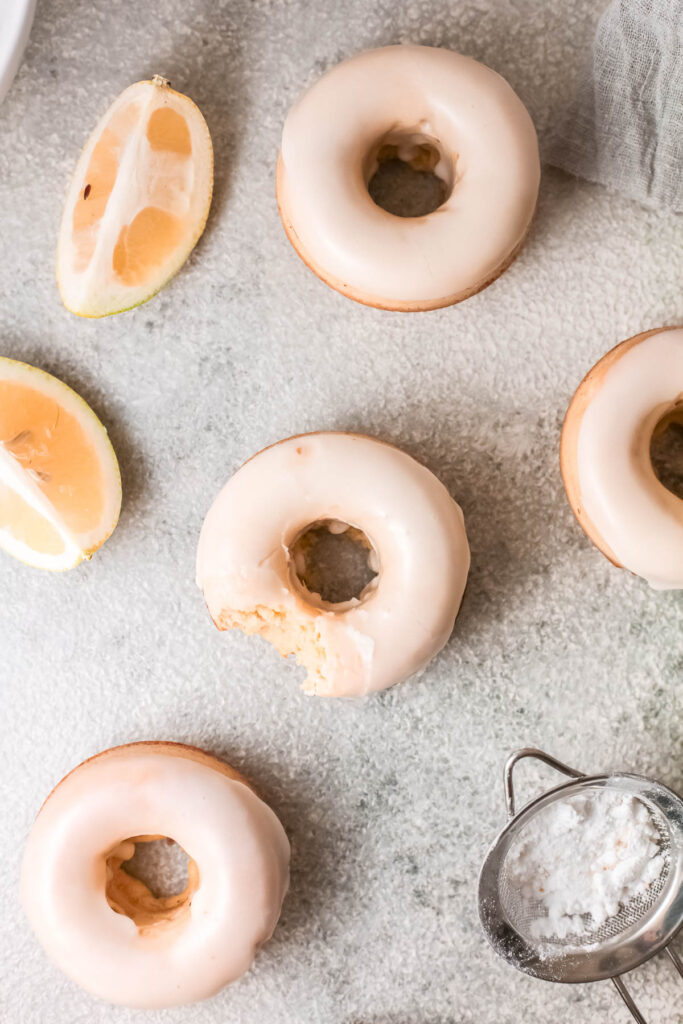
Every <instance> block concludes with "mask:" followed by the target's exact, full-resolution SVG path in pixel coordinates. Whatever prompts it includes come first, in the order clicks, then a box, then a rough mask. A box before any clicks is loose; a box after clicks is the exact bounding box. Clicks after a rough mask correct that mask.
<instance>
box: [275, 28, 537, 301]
mask: <svg viewBox="0 0 683 1024" xmlns="http://www.w3.org/2000/svg"><path fill="white" fill-rule="evenodd" d="M425 146H427V147H429V149H430V150H431V152H432V154H434V153H436V154H437V155H438V163H437V164H436V166H434V167H433V170H434V173H435V174H437V175H438V176H439V177H440V178H442V179H443V180H444V182H445V185H446V189H447V191H448V193H449V195H448V198H447V199H446V200H445V202H444V203H443V204H442V205H441V206H440V207H438V209H437V210H435V211H434V212H433V213H430V214H428V215H426V216H422V217H398V216H394V215H393V214H391V213H388V212H387V211H386V210H383V209H381V208H380V207H379V206H377V205H375V203H374V202H373V200H372V199H371V198H370V195H369V193H368V183H369V182H370V180H371V178H372V176H373V174H374V173H375V171H376V169H377V166H378V162H379V159H380V158H384V154H387V153H389V154H393V153H395V152H396V153H398V155H399V156H400V157H401V159H404V160H405V161H406V162H408V163H412V164H413V165H414V166H416V167H420V161H421V160H422V161H424V157H425V152H426V151H425ZM387 147H389V148H388V149H387ZM539 179H540V163H539V156H538V143H537V140H536V133H535V131H534V126H533V124H532V122H531V118H530V117H529V114H528V113H527V110H526V108H525V107H524V105H523V104H522V102H521V100H520V99H519V97H518V96H517V95H516V94H515V92H514V91H513V90H512V88H511V87H510V86H509V85H508V83H507V82H506V81H505V80H504V79H503V78H501V77H500V75H498V74H496V72H494V71H491V70H490V68H487V67H485V66H484V65H483V64H479V63H478V62H477V61H475V60H472V59H471V58H470V57H463V56H461V55H460V54H457V53H453V52H452V51H450V50H444V49H439V48H436V47H430V46H406V45H403V46H386V47H382V48H380V49H377V50H369V51H367V52H366V53H361V54H359V55H358V56H356V57H352V58H351V59H350V60H346V61H344V62H343V63H341V64H339V65H337V67H335V68H333V69H332V70H331V71H329V72H327V74H325V75H323V77H322V78H321V79H319V81H318V82H316V83H315V85H313V86H312V88H310V89H309V90H308V92H306V93H305V95H304V96H303V97H302V98H301V99H300V100H299V102H298V103H297V104H296V105H295V106H294V107H293V108H292V110H291V111H290V112H289V114H288V116H287V120H286V121H285V125H284V130H283V133H282V145H281V151H280V156H279V159H278V171H277V197H278V205H279V207H280V213H281V216H282V221H283V224H284V227H285V230H286V232H287V235H288V237H289V240H290V241H291V243H292V245H293V246H294V248H295V249H296V250H297V252H298V253H299V255H300V256H301V258H302V259H303V260H304V262H305V263H307V264H308V266H309V267H311V269H312V270H314V271H315V273H316V274H318V276H319V277H321V278H322V279H323V280H324V281H326V282H327V283H328V284H329V285H331V286H332V287H333V288H336V289H337V290H338V291H340V292H342V293H343V294H344V295H348V296H349V297H350V298H352V299H356V300H357V301H358V302H364V303H366V304H367V305H370V306H377V307H380V308H384V309H395V310H402V311H406V312H409V311H414V310H424V309H435V308H437V307H439V306H447V305H450V304H451V303H453V302H459V301H460V300H461V299H465V298H467V297H468V296H469V295H472V294H474V293H475V292H477V291H479V290H480V289H481V288H483V287H485V286H486V285H487V284H490V283H491V281H493V280H494V279H495V278H496V277H497V276H498V275H499V274H500V273H502V271H503V270H504V269H505V268H506V267H507V266H508V264H509V263H510V262H511V261H512V259H513V258H514V256H515V255H516V253H517V250H518V249H519V247H520V245H521V243H522V241H523V239H524V236H525V234H526V232H527V229H528V227H529V223H530V221H531V218H532V215H533V212H534V207H535V205H536V197H537V194H538V185H539Z"/></svg>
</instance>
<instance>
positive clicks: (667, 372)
mask: <svg viewBox="0 0 683 1024" xmlns="http://www.w3.org/2000/svg"><path fill="white" fill-rule="evenodd" d="M676 405H678V406H681V410H682V412H683V328H681V329H677V330H673V331H671V330H669V331H662V332H660V333H657V334H652V335H650V336H649V337H647V338H645V339H644V340H642V341H640V342H638V343H637V344H635V345H633V346H632V347H631V348H629V349H627V350H626V351H625V352H624V354H623V355H621V356H620V357H619V358H618V359H617V360H616V361H615V362H614V364H613V365H612V366H611V367H610V368H609V369H608V370H607V371H606V373H605V375H604V377H603V380H602V383H601V386H600V388H599V390H598V391H597V393H596V394H595V395H594V396H593V398H592V399H591V401H590V403H589V405H588V407H587V408H586V410H585V412H584V414H583V418H582V421H581V426H580V428H579V435H578V444H577V453H576V457H577V468H578V476H579V486H580V491H581V499H582V502H583V507H584V509H585V511H586V513H587V515H588V516H589V518H590V520H591V521H592V522H593V523H594V525H595V527H596V529H597V530H598V531H599V533H600V534H601V536H602V537H603V538H604V540H605V541H606V542H607V544H608V545H609V547H610V548H611V549H612V551H613V552H614V554H615V555H616V557H617V559H618V560H619V562H621V564H622V565H623V566H624V567H625V568H626V569H630V571H631V572H633V573H636V574H637V575H638V576H642V577H643V578H644V579H646V580H647V581H648V582H649V583H650V584H651V586H653V587H655V588H656V589H662V590H673V589H682V588H683V501H681V500H680V499H679V498H677V497H676V496H675V495H674V494H672V493H671V492H670V491H669V490H667V489H666V487H664V486H663V485H662V484H661V483H660V482H659V480H658V479H657V477H656V476H655V474H654V470H653V468H652V462H651V459H650V441H651V438H652V432H653V430H654V428H655V426H656V425H657V423H658V422H659V421H660V420H661V419H662V418H663V417H664V416H665V415H666V414H667V413H669V412H670V411H671V410H672V409H673V408H674V407H675V406H676Z"/></svg>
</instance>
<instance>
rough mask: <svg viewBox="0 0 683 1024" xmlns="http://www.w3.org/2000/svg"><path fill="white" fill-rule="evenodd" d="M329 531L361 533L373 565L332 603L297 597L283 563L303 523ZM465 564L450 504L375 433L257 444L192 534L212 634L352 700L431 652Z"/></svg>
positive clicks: (456, 600)
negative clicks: (259, 645)
mask: <svg viewBox="0 0 683 1024" xmlns="http://www.w3.org/2000/svg"><path fill="white" fill-rule="evenodd" d="M330 522H331V524H332V528H333V529H334V530H335V531H337V532H339V531H341V530H344V529H345V528H346V527H347V525H348V526H350V527H352V528H354V529H355V530H356V531H359V532H360V533H362V534H363V535H364V536H365V537H366V538H367V542H368V544H369V546H370V547H371V549H372V557H373V559H374V562H375V565H376V566H377V568H378V575H377V576H375V578H374V579H373V580H372V581H371V582H370V583H369V584H368V585H367V586H366V587H365V589H364V590H363V592H362V593H361V594H360V596H359V597H358V598H352V599H351V600H349V601H345V602H341V603H338V604H330V603H329V602H326V601H323V600H322V599H321V598H320V596H319V595H317V594H313V593H311V592H310V591H308V590H307V589H306V587H305V586H304V585H303V584H302V583H301V581H300V579H299V577H298V576H297V571H296V566H295V564H294V561H293V557H292V549H293V547H294V545H295V543H296V542H297V540H298V539H299V538H301V537H302V536H303V535H304V534H305V533H306V532H307V530H308V528H310V527H311V526H312V525H316V524H320V523H330ZM469 561H470V554H469V547H468V544H467V537H466V535H465V526H464V521H463V515H462V512H461V510H460V507H459V506H458V505H456V503H455V502H454V501H453V499H452V498H451V496H450V494H449V493H448V491H447V490H446V488H445V487H444V486H443V484H441V483H440V482H439V481H438V480H437V479H436V477H435V476H434V475H433V474H432V473H430V472H429V470H428V469H425V467H424V466H421V465H420V464H419V463H418V462H416V461H415V460H414V459H412V458H411V457H410V456H409V455H406V454H405V453H404V452H402V451H400V450H399V449H398V448H395V447H394V446H393V445H390V444H385V443H384V442H382V441H377V440H375V439H374V438H371V437H365V436H362V435H359V434H347V433H335V432H332V433H322V432H321V433H314V434H304V435H299V436H297V437H290V438H288V439H287V440H285V441H280V442H279V443H278V444H275V445H272V446H271V447H270V448H266V449H264V450H263V451H261V452H259V453H258V454H257V455H255V456H254V457H253V458H251V459H250V460H249V461H248V462H246V463H245V464H244V465H243V466H242V467H241V469H239V470H238V471H237V472H236V473H235V475H234V476H233V477H231V479H230V480H228V482H227V484H226V485H225V487H224V488H223V490H222V491H221V492H220V494H219V495H218V497H217V498H216V500H215V502H214V503H213V505H212V507H211V509H210V510H209V512H208V515H207V517H206V519H205V521H204V525H203V527H202V531H201V535H200V538H199V547H198V552H197V582H198V584H199V586H200V587H201V589H202V591H203V593H204V598H205V600H206V604H207V606H208V609H209V612H210V614H211V616H212V618H213V620H214V622H215V624H216V625H217V626H218V628H219V629H232V628H238V629H241V630H243V631H244V632H245V633H247V634H254V633H257V634H260V635H261V636H263V637H265V639H267V640H269V641H270V642H271V643H272V644H274V645H275V647H276V648H277V649H278V650H279V651H280V653H281V654H282V655H284V656H287V655H289V654H294V655H296V659H297V661H298V662H299V664H301V665H304V666H305V667H306V669H307V670H308V677H307V679H306V681H305V683H304V689H305V690H306V692H308V693H312V694H318V695H321V696H327V697H340V696H355V695H360V694H366V693H369V692H370V691H372V690H383V689H385V688H386V687H388V686H393V685H394V683H398V682H400V681H401V680H403V679H406V678H407V677H408V676H411V675H413V674H414V673H415V672H418V671H420V670H421V669H423V668H424V667H425V665H426V664H427V663H428V662H429V661H430V660H431V658H433V657H434V655H435V654H437V652H438V651H440V650H441V648H442V647H443V645H444V644H445V643H446V641H447V640H448V637H449V636H450V633H451V630H452V629H453V623H454V621H455V617H456V615H457V612H458V608H459V607H460V601H461V599H462V594H463V590H464V588H465V581H466V579H467V572H468V569H469Z"/></svg>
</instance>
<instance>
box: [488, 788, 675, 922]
mask: <svg viewBox="0 0 683 1024" xmlns="http://www.w3.org/2000/svg"><path fill="white" fill-rule="evenodd" d="M664 865H665V858H664V855H663V853H662V850H661V844H660V837H659V833H658V831H657V829H656V827H655V824H654V821H653V819H652V815H651V814H650V812H649V811H648V809H647V807H646V806H645V804H644V803H643V802H642V801H641V800H638V799H636V798H635V797H632V796H629V795H628V794H624V793H615V792H609V791H608V790H606V789H595V790H586V791H585V792H583V793H578V794H576V795H575V796H572V797H569V798H567V799H566V800H557V801H556V802H555V803H553V804H551V805H550V806H549V807H548V808H547V809H546V810H545V811H544V812H540V813H538V814H537V815H536V816H535V817H533V818H532V819H531V821H530V822H529V825H528V826H527V827H526V829H524V831H523V833H522V835H521V837H520V840H519V842H518V843H517V844H516V845H515V846H513V848H512V849H511V850H510V852H509V854H508V862H507V865H506V867H507V870H508V872H509V874H508V879H509V883H510V884H511V885H513V886H515V887H516V888H517V889H518V890H519V893H520V895H521V896H522V897H523V898H524V899H525V900H526V901H532V902H533V903H534V904H535V905H536V907H537V909H538V917H537V918H536V919H535V920H533V921H532V923H531V926H530V929H531V933H532V935H533V936H534V937H535V938H539V939H540V938H554V939H564V938H566V937H567V936H568V935H577V936H578V935H585V934H587V933H590V932H593V931H595V930H596V929H597V928H599V927H600V926H601V925H602V924H604V922H605V921H607V920H608V918H610V917H613V916H614V915H615V914H617V913H618V912H619V909H620V907H621V906H623V905H624V904H627V903H628V902H629V901H630V900H632V899H634V898H636V897H638V896H642V895H643V894H644V893H645V892H646V891H647V889H648V888H649V886H650V885H651V884H652V883H653V882H654V881H655V880H656V879H658V878H659V876H660V875H661V873H662V870H663V869H664ZM588 915H590V917H589V916H588Z"/></svg>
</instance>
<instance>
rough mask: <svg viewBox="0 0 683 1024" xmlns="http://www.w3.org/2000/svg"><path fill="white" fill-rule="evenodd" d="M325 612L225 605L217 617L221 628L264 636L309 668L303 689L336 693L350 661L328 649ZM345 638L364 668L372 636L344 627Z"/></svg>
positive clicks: (284, 652) (284, 654) (325, 693)
mask: <svg viewBox="0 0 683 1024" xmlns="http://www.w3.org/2000/svg"><path fill="white" fill-rule="evenodd" d="M324 619H325V614H324V613H322V612H321V613H318V614H316V613H309V614H307V615H305V616H304V615H299V614H297V613H296V612H295V611H293V610H290V609H287V608H269V607H267V606H266V605H257V606H255V607H254V608H249V609H241V610H235V609H224V610H223V611H222V612H221V613H220V614H219V615H218V617H217V618H216V619H215V620H214V621H215V623H216V626H217V627H218V629H221V630H226V629H239V630H241V631H242V632H243V633H245V634H246V635H247V636H254V635H257V636H261V637H263V639H264V640H267V641H268V642H269V643H271V644H272V645H273V647H275V649H276V650H277V651H278V653H279V654H281V655H282V657H283V658H288V657H290V656H292V655H293V656H294V658H295V659H296V663H297V664H298V665H301V666H302V667H303V668H305V669H306V671H307V676H306V678H305V680H304V682H303V683H302V685H301V688H302V690H303V691H304V693H308V694H312V695H315V696H330V697H331V696H336V695H337V692H338V680H337V676H338V675H340V674H343V673H344V672H345V671H346V669H347V665H346V664H345V662H346V661H347V659H346V658H344V657H342V655H341V653H340V652H336V653H335V651H334V650H330V649H329V646H328V644H329V641H328V642H326V638H324V637H323V629H324V627H323V620H324ZM338 628H339V629H341V630H343V637H344V640H345V641H346V642H347V643H348V644H350V645H351V646H352V647H353V648H354V649H355V651H356V653H357V660H358V662H359V663H362V665H363V669H365V667H366V665H367V663H368V661H369V660H370V658H371V653H372V652H371V651H370V650H364V649H363V648H364V647H368V646H370V647H371V646H372V641H371V640H370V638H369V637H365V636H361V635H360V634H358V635H357V636H355V635H354V636H352V635H351V634H356V632H357V631H356V630H351V629H349V628H344V627H343V626H341V624H338Z"/></svg>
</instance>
